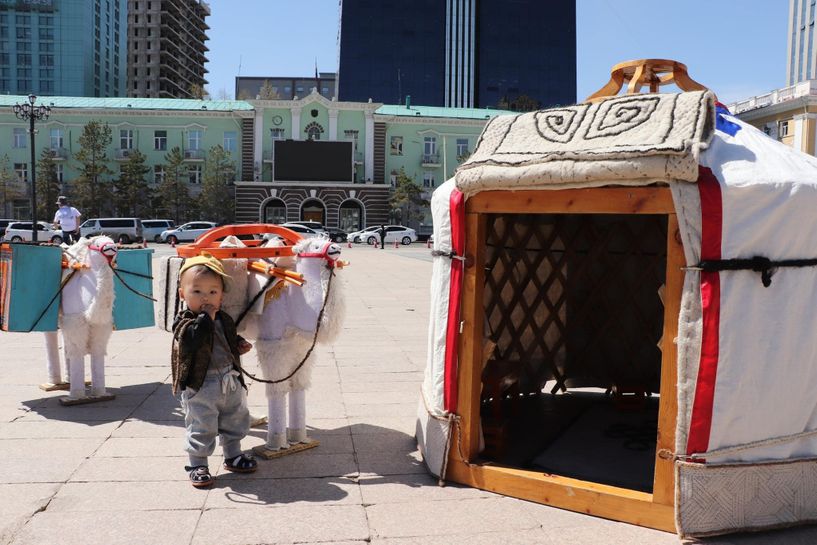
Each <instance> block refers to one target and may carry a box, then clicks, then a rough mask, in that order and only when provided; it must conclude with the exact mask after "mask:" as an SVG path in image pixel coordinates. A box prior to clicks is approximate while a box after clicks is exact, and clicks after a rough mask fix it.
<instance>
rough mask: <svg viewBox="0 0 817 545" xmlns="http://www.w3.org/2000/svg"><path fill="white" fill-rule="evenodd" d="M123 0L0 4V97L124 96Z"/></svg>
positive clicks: (11, 1)
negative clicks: (19, 95)
mask: <svg viewBox="0 0 817 545" xmlns="http://www.w3.org/2000/svg"><path fill="white" fill-rule="evenodd" d="M127 38H128V20H127V0H0V94H9V93H16V94H26V95H27V94H29V93H34V94H42V95H64V96H97V97H100V96H101V97H111V96H124V95H125V94H126V93H125V83H126V80H127V54H128V50H127V49H128V41H127Z"/></svg>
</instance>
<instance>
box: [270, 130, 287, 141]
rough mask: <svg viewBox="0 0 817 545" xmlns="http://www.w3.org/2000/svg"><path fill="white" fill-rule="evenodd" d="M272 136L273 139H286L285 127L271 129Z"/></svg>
mask: <svg viewBox="0 0 817 545" xmlns="http://www.w3.org/2000/svg"><path fill="white" fill-rule="evenodd" d="M269 132H270V136H272V139H273V140H283V139H284V129H270V130H269Z"/></svg>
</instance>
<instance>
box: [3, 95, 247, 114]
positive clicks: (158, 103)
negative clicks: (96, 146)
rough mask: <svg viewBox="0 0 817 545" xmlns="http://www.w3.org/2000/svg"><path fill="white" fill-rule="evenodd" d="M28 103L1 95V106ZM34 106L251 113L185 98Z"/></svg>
mask: <svg viewBox="0 0 817 545" xmlns="http://www.w3.org/2000/svg"><path fill="white" fill-rule="evenodd" d="M24 102H28V97H27V96H25V95H0V107H2V106H14V105H15V104H22V103H24ZM34 105H35V106H41V105H45V106H52V107H54V108H88V109H94V108H111V109H120V108H121V109H131V110H187V111H208V112H213V111H215V112H231V111H234V110H252V109H253V107H252V105H251V104H250V103H248V102H245V101H243V100H197V99H188V98H127V97H109V98H100V97H52V96H42V97H37V101H36V102H35V103H34Z"/></svg>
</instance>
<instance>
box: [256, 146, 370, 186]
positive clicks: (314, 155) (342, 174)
mask: <svg viewBox="0 0 817 545" xmlns="http://www.w3.org/2000/svg"><path fill="white" fill-rule="evenodd" d="M353 145H354V143H353V142H350V141H344V142H327V141H320V140H275V141H274V146H275V148H274V150H273V152H274V156H275V158H274V160H273V162H272V165H273V169H272V179H273V180H275V181H286V182H353V181H354V175H355V171H354V164H353V157H352V151H353Z"/></svg>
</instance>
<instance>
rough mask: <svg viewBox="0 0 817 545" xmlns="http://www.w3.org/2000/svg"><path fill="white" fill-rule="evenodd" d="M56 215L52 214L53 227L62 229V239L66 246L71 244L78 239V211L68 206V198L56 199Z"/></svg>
mask: <svg viewBox="0 0 817 545" xmlns="http://www.w3.org/2000/svg"><path fill="white" fill-rule="evenodd" d="M57 205H58V206H59V208H58V209H57V213H56V214H54V227H59V228H60V229H62V238H63V240H64V241H65V242H67V243H68V244H73V243H74V242H76V241H77V239H78V238H79V224H80V221H79V218H81V217H82V214H80V213H79V210H77V209H76V208H74V207H73V206H70V205H69V204H68V197H65V196H62V195H60V196H59V197H57Z"/></svg>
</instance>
